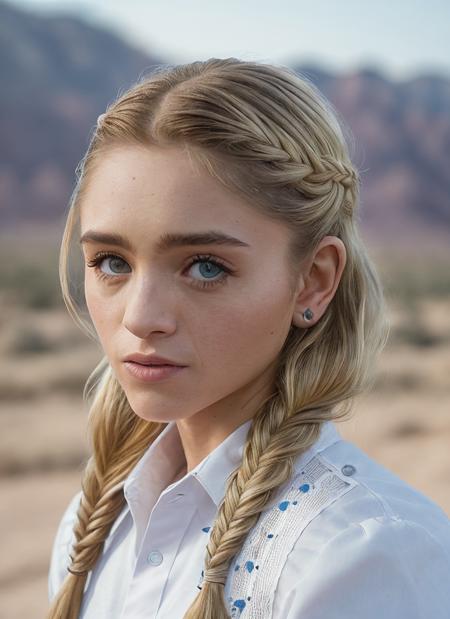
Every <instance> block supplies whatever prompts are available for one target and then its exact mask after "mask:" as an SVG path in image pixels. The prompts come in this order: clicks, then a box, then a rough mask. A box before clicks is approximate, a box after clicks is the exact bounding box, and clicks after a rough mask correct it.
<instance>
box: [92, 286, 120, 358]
mask: <svg viewBox="0 0 450 619" xmlns="http://www.w3.org/2000/svg"><path fill="white" fill-rule="evenodd" d="M85 299H86V306H87V309H88V311H89V316H90V317H91V320H92V323H93V325H94V327H95V330H96V332H97V334H98V336H99V339H100V340H101V342H102V344H103V346H104V347H105V345H106V346H107V345H108V337H109V336H110V335H111V333H112V331H113V330H114V325H115V324H117V320H118V316H116V315H115V314H116V312H117V311H118V310H117V308H118V304H117V302H114V303H111V300H110V299H109V298H108V297H107V296H105V295H104V294H99V293H98V291H97V290H96V288H95V286H94V285H91V284H90V283H89V282H86V283H85Z"/></svg>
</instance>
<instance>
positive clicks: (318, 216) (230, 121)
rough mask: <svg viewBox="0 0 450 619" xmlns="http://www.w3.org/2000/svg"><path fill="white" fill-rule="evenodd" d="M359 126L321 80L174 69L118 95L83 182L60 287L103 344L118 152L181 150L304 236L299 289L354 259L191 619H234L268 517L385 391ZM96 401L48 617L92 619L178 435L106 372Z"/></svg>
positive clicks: (230, 512) (289, 389)
mask: <svg viewBox="0 0 450 619" xmlns="http://www.w3.org/2000/svg"><path fill="white" fill-rule="evenodd" d="M344 130H345V131H346V132H347V133H349V130H348V128H347V127H346V126H345V125H344V123H343V122H342V120H339V117H338V113H337V112H336V110H335V109H334V108H333V106H332V105H331V103H330V102H328V101H327V100H326V99H325V98H324V97H323V95H322V94H321V93H320V91H319V90H318V89H317V88H316V87H315V86H314V85H313V84H312V83H311V82H309V80H308V79H307V78H306V77H301V76H300V75H298V74H296V73H295V72H294V71H292V70H290V69H288V68H287V67H284V66H275V65H270V64H264V63H258V62H250V61H243V60H239V59H237V58H225V59H219V58H210V59H209V60H206V61H196V62H192V63H188V64H182V65H176V66H170V65H169V66H167V65H165V66H161V67H159V68H157V69H156V70H154V71H153V72H152V73H151V74H150V75H149V76H144V77H143V78H142V79H140V80H139V81H138V82H137V83H135V84H134V85H133V86H132V87H131V88H130V89H129V90H127V91H126V92H124V93H122V94H121V95H119V96H118V98H117V100H116V101H114V102H113V103H111V104H110V105H109V106H108V108H107V110H106V112H105V113H104V114H103V115H102V117H101V118H99V122H98V125H97V127H96V128H95V130H94V132H93V135H92V137H91V141H90V144H89V148H88V150H87V153H86V155H85V157H84V158H83V160H82V161H81V163H80V165H79V167H78V168H77V176H78V180H77V184H76V188H75V190H74V193H73V195H72V197H71V201H70V208H69V213H68V217H67V223H66V227H65V230H64V235H63V239H62V243H61V252H60V278H61V287H62V293H63V298H64V301H65V303H66V306H67V309H68V311H69V313H70V314H71V315H72V317H73V318H74V320H75V321H76V322H77V323H78V324H79V325H80V326H81V327H82V328H83V329H84V330H85V331H86V333H87V334H88V335H89V336H90V337H94V338H95V337H96V334H95V331H94V329H93V327H92V325H91V324H89V322H86V321H84V320H83V318H82V315H81V314H82V310H81V308H80V307H79V306H78V304H77V302H76V301H75V299H74V298H73V297H72V293H71V290H70V288H71V286H72V287H73V286H75V287H76V282H74V281H72V279H71V276H70V273H69V253H70V247H71V244H72V238H73V236H74V235H75V230H76V228H77V223H79V216H80V205H81V202H82V199H83V195H84V193H85V191H86V187H87V186H88V184H89V182H90V180H91V179H92V178H93V177H94V176H95V170H96V167H97V165H98V164H99V163H100V162H101V159H102V154H103V153H105V152H108V151H109V150H110V149H111V148H114V147H117V146H118V147H120V146H121V145H127V144H140V145H144V146H145V147H151V146H159V147H165V146H179V147H182V148H185V149H187V152H188V153H189V155H190V156H191V157H192V161H194V162H196V163H198V164H199V165H201V166H203V167H204V169H206V170H207V171H208V172H209V173H210V174H211V175H212V176H214V177H215V178H216V179H217V180H219V181H220V182H221V183H223V185H224V186H225V187H227V188H228V189H230V190H232V191H233V192H236V194H237V195H239V196H240V197H241V198H242V197H243V198H245V199H246V200H247V201H248V203H249V205H251V206H252V207H253V208H255V209H258V211H259V212H261V213H263V214H265V215H266V216H267V217H269V218H272V219H273V220H276V221H278V222H283V223H284V224H285V225H286V226H287V228H288V229H289V231H290V239H291V243H290V246H289V263H290V268H291V272H292V283H294V282H295V276H296V274H297V272H298V269H299V264H301V261H302V260H304V259H307V258H308V256H311V255H312V252H313V251H314V249H315V248H316V247H317V244H318V243H319V242H320V240H321V239H322V238H323V237H324V236H326V235H335V236H337V237H339V238H340V239H341V240H342V242H343V243H344V245H345V247H346V251H347V261H346V265H345V268H344V271H343V273H342V277H341V280H340V282H339V285H338V287H337V289H336V292H335V295H334V297H333V299H332V301H331V302H330V304H329V306H328V308H327V310H326V312H325V314H324V315H323V316H322V317H321V318H320V319H319V320H318V321H317V322H316V323H315V324H313V325H311V326H308V327H307V328H304V329H302V328H295V327H291V330H290V332H289V334H288V336H287V338H286V341H285V343H284V346H283V349H282V350H281V352H280V355H279V359H278V367H277V376H276V380H275V384H274V385H273V392H272V394H271V395H270V396H269V397H268V398H266V400H265V401H264V402H263V404H262V405H261V406H260V407H259V409H258V410H257V411H256V413H255V415H254V418H253V422H252V425H251V427H250V429H249V432H248V435H247V439H246V443H245V446H244V451H243V457H242V462H241V464H240V466H239V467H238V468H237V469H236V470H235V471H234V472H233V473H232V474H231V475H230V476H229V478H228V480H227V488H226V492H225V497H224V500H223V502H222V503H221V505H220V507H219V510H218V513H217V516H216V519H215V522H214V524H213V527H212V530H211V533H210V538H209V542H208V545H207V552H206V556H205V563H204V574H205V580H204V582H203V586H202V589H201V590H200V591H199V593H198V594H197V596H196V598H195V600H194V602H193V603H192V604H191V606H190V607H189V609H188V610H187V611H186V613H185V615H184V619H203V618H204V617H209V618H211V619H225V618H228V617H229V614H228V611H227V605H226V602H225V599H224V593H223V592H224V587H223V585H222V584H220V582H210V581H208V580H207V578H208V577H209V578H211V580H217V581H222V582H223V581H225V579H226V577H227V574H228V569H229V566H230V563H231V561H232V559H233V557H234V556H235V555H236V553H237V552H238V551H239V549H240V548H241V547H242V544H243V542H244V540H245V538H246V536H247V534H248V533H249V531H250V529H251V528H252V527H253V526H254V525H255V523H256V521H257V519H258V517H259V515H260V513H261V511H262V510H263V509H264V506H265V505H267V504H268V502H269V501H270V500H271V498H272V497H273V495H274V493H275V492H276V491H277V489H278V488H279V487H280V486H281V485H282V484H284V483H285V482H286V481H287V480H288V479H289V478H290V477H291V475H292V473H293V466H294V460H295V458H297V457H298V456H299V455H300V454H302V453H303V452H305V451H306V450H307V449H308V448H309V447H310V446H311V445H313V444H314V443H315V442H316V440H317V438H318V437H319V434H320V430H321V426H322V424H323V423H324V422H325V421H328V420H340V419H344V418H345V417H347V416H348V415H349V413H350V408H351V404H352V401H353V400H354V398H355V397H356V396H357V395H359V394H361V393H363V392H364V391H365V390H367V389H368V388H369V387H370V386H371V384H372V382H373V378H374V373H373V369H374V362H375V359H376V357H377V355H378V353H379V352H380V351H381V349H382V348H383V347H384V345H385V343H386V341H387V337H388V328H389V326H388V322H387V318H386V311H385V301H384V295H383V291H382V286H381V283H380V279H379V277H378V274H377V271H376V269H375V266H374V264H373V263H372V261H371V259H370V257H369V255H368V252H367V249H366V248H365V246H364V243H363V242H362V240H361V237H360V234H359V230H358V208H359V188H360V179H359V174H358V171H357V169H356V168H355V166H354V164H353V163H352V161H351V159H350V155H349V149H348V144H347V141H346V137H344ZM83 395H84V397H85V399H86V400H90V399H91V397H92V402H91V403H90V409H89V420H88V424H89V437H90V443H91V447H92V455H91V457H90V458H89V460H88V462H87V464H86V468H85V470H84V474H83V479H82V489H83V495H82V498H81V500H80V505H79V508H78V512H77V520H76V523H75V526H74V533H75V538H76V541H75V543H74V544H73V553H72V555H71V559H72V565H71V566H70V567H71V569H72V570H73V571H74V572H78V573H79V574H78V575H76V574H74V573H70V572H68V574H67V576H66V578H65V580H64V582H63V584H62V586H61V589H60V591H59V592H58V593H57V595H56V597H55V599H54V600H53V602H52V605H51V608H50V611H49V614H48V619H56V618H58V619H60V618H64V619H76V618H77V617H78V615H79V611H80V608H81V604H82V600H83V591H84V586H85V584H86V579H87V575H88V573H89V572H90V571H91V570H92V569H93V568H94V566H95V564H96V562H97V560H98V557H99V555H100V553H101V550H102V548H103V543H104V541H105V539H106V538H107V536H108V534H109V531H110V529H111V526H112V524H113V522H114V521H115V519H116V518H117V515H118V514H119V512H120V511H121V509H122V507H123V506H124V504H125V498H124V496H123V483H124V480H125V479H126V477H127V475H128V474H129V472H130V471H131V469H132V468H133V467H134V465H135V464H136V463H137V461H138V460H139V459H140V458H141V457H142V455H143V453H144V452H145V450H146V449H148V447H149V445H150V444H151V443H152V442H153V441H154V440H155V438H156V437H157V436H158V435H159V434H160V433H161V432H162V431H163V429H164V428H165V427H166V425H167V424H166V423H160V422H153V421H145V420H143V419H141V418H139V417H138V416H137V415H136V414H135V413H134V411H133V410H132V409H131V406H130V404H129V402H128V400H127V398H126V395H125V393H124V391H123V389H122V387H121V386H120V384H119V383H118V381H117V379H116V378H115V376H114V374H113V372H112V369H111V366H110V365H109V363H108V361H107V359H106V358H103V359H102V361H101V362H100V363H99V365H98V366H97V368H95V370H94V371H93V373H92V374H91V376H90V377H89V378H88V381H87V383H86V386H85V390H84V394H83Z"/></svg>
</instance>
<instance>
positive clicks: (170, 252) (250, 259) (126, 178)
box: [81, 146, 295, 427]
mask: <svg viewBox="0 0 450 619" xmlns="http://www.w3.org/2000/svg"><path fill="white" fill-rule="evenodd" d="M213 233H214V234H217V235H218V236H219V235H228V236H231V237H234V238H235V239H239V243H238V242H236V244H233V245H232V244H228V243H225V242H220V241H219V240H217V241H216V242H214V239H210V240H209V241H208V240H207V239H203V241H202V242H201V243H200V244H197V242H196V239H195V238H192V239H191V241H190V242H188V240H186V239H185V240H184V241H183V242H181V241H180V242H178V241H177V239H178V238H179V235H182V236H186V235H194V237H197V236H198V237H199V236H203V235H206V234H207V235H211V234H213ZM94 235H95V236H96V237H97V239H98V240H96V241H94V240H92V237H93V236H94ZM102 235H114V236H115V237H118V236H119V235H120V237H121V238H122V239H123V242H120V243H119V242H118V240H117V238H116V242H112V240H107V239H105V240H100V239H99V237H101V236H102ZM288 235H289V233H288V230H287V228H285V227H284V226H283V225H282V224H279V223H274V222H273V221H271V220H268V219H267V218H266V217H264V216H262V215H261V214H259V213H258V212H257V210H256V209H254V208H252V207H250V206H249V205H248V203H246V202H245V201H244V200H242V199H240V198H238V197H236V196H235V195H234V194H232V193H231V192H230V191H228V190H227V189H226V188H224V187H223V186H222V185H221V184H220V183H219V182H218V181H217V180H215V179H214V178H213V177H211V176H210V175H209V174H208V173H207V171H205V170H204V169H203V168H201V167H200V166H198V167H196V166H195V165H194V164H193V163H192V162H191V160H190V158H189V156H188V154H187V153H186V152H185V151H184V150H182V149H181V147H173V146H172V147H170V148H159V147H158V148H156V147H151V148H150V147H149V148H145V147H140V146H123V147H120V148H115V149H113V150H110V151H109V152H108V154H107V155H105V156H104V157H103V159H102V160H101V163H100V164H99V166H98V168H97V170H96V171H95V174H94V176H93V177H92V179H91V182H90V184H89V186H88V187H87V191H86V194H85V196H84V199H83V202H82V205H81V236H82V237H84V239H85V240H83V239H82V247H83V253H84V257H85V261H86V268H85V295H86V301H87V306H88V309H89V313H90V316H91V318H92V321H93V323H94V326H95V329H96V331H97V334H98V336H99V339H100V342H101V345H102V347H103V349H104V352H105V354H106V356H107V357H108V360H109V362H110V364H111V366H112V368H113V371H114V374H115V376H116V378H117V380H118V381H119V383H120V384H121V386H122V388H123V389H124V391H125V393H126V395H127V398H128V400H129V403H130V405H131V407H132V409H133V410H134V411H135V413H136V414H137V415H139V416H140V417H142V418H144V419H147V420H152V421H163V422H168V421H171V420H182V419H187V418H191V417H192V418H193V416H199V417H198V419H199V420H200V418H202V419H205V418H208V419H210V420H212V419H214V421H215V422H216V423H217V420H218V419H223V420H226V423H228V424H229V425H230V427H237V425H238V424H240V423H243V422H244V421H246V420H247V419H250V418H251V417H252V416H253V414H254V412H255V406H256V405H257V399H258V398H262V397H263V396H266V395H269V394H270V393H271V392H272V386H273V378H274V371H275V365H276V359H277V356H278V354H279V352H280V350H281V348H282V346H283V344H284V341H285V339H286V337H287V334H288V332H289V328H290V326H291V320H292V313H293V310H294V304H295V298H294V296H293V293H292V290H291V289H290V286H289V281H288V263H287V242H288V238H289V236H288ZM88 237H91V240H89V238H88ZM163 241H164V247H162V242H163ZM176 241H177V242H176ZM160 246H161V247H160ZM100 252H102V253H103V256H102V254H101V253H100ZM99 253H100V255H99ZM105 254H106V255H105ZM108 254H109V256H108ZM199 256H200V257H199ZM96 257H98V263H97V267H96V268H95V267H90V266H88V264H89V263H90V264H92V261H93V260H94V259H97V258H96ZM137 352H139V353H143V354H151V353H155V354H156V355H161V356H164V357H167V358H169V359H171V360H173V361H174V362H176V363H178V364H181V365H185V366H187V367H184V368H183V369H182V370H181V371H180V372H178V373H176V374H174V375H173V376H170V377H168V378H165V379H163V380H159V381H157V382H144V381H142V380H140V379H138V378H136V377H135V376H134V375H132V374H131V373H130V372H129V371H128V369H127V366H126V364H125V363H124V358H125V357H126V356H127V355H130V354H132V353H137Z"/></svg>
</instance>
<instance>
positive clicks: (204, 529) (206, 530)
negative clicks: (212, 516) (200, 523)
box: [202, 527, 211, 533]
mask: <svg viewBox="0 0 450 619" xmlns="http://www.w3.org/2000/svg"><path fill="white" fill-rule="evenodd" d="M210 528H211V527H203V529H202V531H204V532H205V533H208V531H209V530H210Z"/></svg>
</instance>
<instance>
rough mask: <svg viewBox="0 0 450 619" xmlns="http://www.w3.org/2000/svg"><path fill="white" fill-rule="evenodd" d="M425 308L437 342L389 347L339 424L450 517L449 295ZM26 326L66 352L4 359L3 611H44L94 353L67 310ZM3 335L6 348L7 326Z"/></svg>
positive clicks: (0, 477) (74, 483)
mask: <svg viewBox="0 0 450 619" xmlns="http://www.w3.org/2000/svg"><path fill="white" fill-rule="evenodd" d="M427 315H428V316H429V319H430V320H431V323H430V324H431V325H432V328H433V329H435V330H436V331H437V332H438V333H440V334H442V343H441V344H439V345H436V346H431V347H424V348H416V347H413V346H411V345H407V344H404V345H396V346H388V347H387V348H386V350H385V351H384V352H383V353H382V356H381V357H380V361H379V370H378V379H377V383H376V385H375V386H374V390H373V391H372V392H371V393H369V394H366V395H364V396H362V397H360V398H359V400H357V401H356V402H355V404H354V413H353V416H352V418H351V419H350V420H349V421H347V422H341V423H339V424H338V429H339V431H340V433H341V434H342V436H343V438H345V439H347V440H351V441H353V442H354V443H355V444H356V445H357V446H359V447H360V448H361V449H363V450H364V451H365V452H366V453H367V454H368V455H369V456H371V457H372V458H374V459H376V460H377V461H378V462H380V463H381V464H383V465H384V466H386V467H387V468H389V469H390V470H392V471H394V472H395V473H397V474H398V475H399V476H400V477H402V478H403V479H404V480H405V481H407V482H408V483H410V484H411V485H413V486H414V487H416V488H417V489H418V490H420V491H422V492H423V493H424V494H426V495H427V496H429V497H430V498H431V499H432V500H434V501H435V502H436V503H438V504H439V505H440V506H441V507H442V508H443V509H444V511H446V513H447V514H448V515H449V516H450V484H449V481H450V449H449V445H450V378H449V377H450V338H448V335H449V332H450V321H449V318H448V316H450V300H448V301H446V302H445V303H439V304H438V303H436V304H433V305H430V306H429V307H428V314H427ZM393 318H394V317H393ZM16 319H17V321H18V322H20V324H21V325H22V326H23V324H24V320H25V317H24V316H19V317H17V318H13V317H11V322H10V325H12V327H14V321H15V320H16ZM394 321H395V320H394ZM32 324H34V326H35V328H38V329H40V330H41V331H42V332H45V331H46V330H47V331H48V332H49V333H51V334H52V337H55V338H57V337H60V338H61V337H62V338H66V340H67V341H69V342H71V344H70V346H71V348H70V350H71V354H70V355H69V354H68V352H67V348H64V347H62V348H61V349H60V350H59V349H55V350H54V351H53V352H52V353H51V354H50V353H47V354H41V355H39V356H38V357H36V355H34V356H32V355H28V356H27V355H25V356H23V355H22V356H21V357H17V358H10V357H8V363H7V364H3V367H2V372H1V375H0V396H1V399H0V484H1V496H2V501H1V505H0V532H1V548H2V553H1V555H0V619H24V618H27V619H28V618H29V617H36V618H38V617H45V614H46V611H47V608H48V602H47V573H48V565H49V560H50V551H51V546H52V543H53V538H54V535H55V533H56V528H57V525H58V523H59V520H60V518H61V516H62V513H63V511H64V509H65V507H66V506H67V504H68V502H69V500H70V498H71V497H72V496H73V495H74V494H75V492H77V491H78V490H79V488H80V479H81V465H80V463H81V461H82V459H83V457H84V455H86V454H87V441H86V437H85V430H86V415H87V411H86V410H85V408H84V404H83V403H82V400H81V389H80V388H79V385H80V384H81V385H82V382H83V381H84V380H85V378H86V377H87V375H88V374H89V371H90V370H91V369H92V368H93V367H94V366H95V363H96V361H97V360H99V359H100V355H99V351H98V349H96V347H95V346H94V345H91V344H89V345H78V344H77V341H78V340H77V337H76V335H74V333H72V332H71V327H68V326H67V324H68V323H67V320H66V318H63V317H61V316H59V315H45V314H44V315H42V316H40V317H38V318H36V317H33V323H32ZM13 330H14V329H13ZM58 333H59V336H58ZM55 334H56V335H55ZM2 337H3V338H4V339H3V340H2V339H1V337H0V350H1V349H2V347H3V350H4V351H6V350H8V347H9V348H10V347H11V345H12V344H11V337H12V336H11V331H9V335H8V336H6V335H5V332H3V336H2ZM71 338H72V339H71ZM66 343H67V342H66ZM4 358H5V357H4ZM18 368H20V370H21V372H20V374H18ZM18 377H19V378H18ZM49 385H50V388H49Z"/></svg>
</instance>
